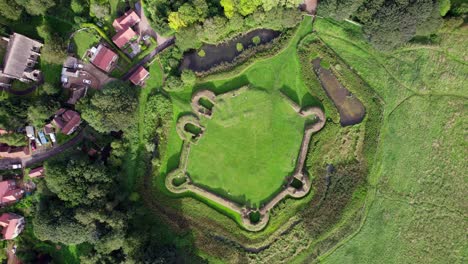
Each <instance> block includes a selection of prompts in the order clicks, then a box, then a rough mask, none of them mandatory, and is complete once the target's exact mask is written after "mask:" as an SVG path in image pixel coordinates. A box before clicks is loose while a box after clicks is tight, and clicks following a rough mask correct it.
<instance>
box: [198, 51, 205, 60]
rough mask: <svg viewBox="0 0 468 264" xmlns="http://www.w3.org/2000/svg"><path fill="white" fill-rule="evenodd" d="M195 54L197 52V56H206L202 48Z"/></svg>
mask: <svg viewBox="0 0 468 264" xmlns="http://www.w3.org/2000/svg"><path fill="white" fill-rule="evenodd" d="M197 54H198V56H200V57H202V58H203V57H205V56H206V52H205V51H204V50H203V49H201V50H200V51H199V52H198V53H197Z"/></svg>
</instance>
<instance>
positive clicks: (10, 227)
mask: <svg viewBox="0 0 468 264" xmlns="http://www.w3.org/2000/svg"><path fill="white" fill-rule="evenodd" d="M24 225H25V221H24V217H22V216H20V215H17V214H13V213H3V214H2V215H1V216H0V226H2V236H3V239H5V240H10V239H14V238H15V237H17V236H18V235H19V234H20V233H21V232H22V231H23V229H24Z"/></svg>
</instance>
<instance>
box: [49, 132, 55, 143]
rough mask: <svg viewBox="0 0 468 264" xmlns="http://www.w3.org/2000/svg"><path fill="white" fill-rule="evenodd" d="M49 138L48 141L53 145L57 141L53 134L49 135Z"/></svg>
mask: <svg viewBox="0 0 468 264" xmlns="http://www.w3.org/2000/svg"><path fill="white" fill-rule="evenodd" d="M49 137H50V140H51V141H52V142H53V143H55V142H56V141H57V139H56V138H55V134H54V133H50V134H49Z"/></svg>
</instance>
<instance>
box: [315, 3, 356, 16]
mask: <svg viewBox="0 0 468 264" xmlns="http://www.w3.org/2000/svg"><path fill="white" fill-rule="evenodd" d="M364 2H365V0H352V1H350V0H323V1H320V5H319V8H318V15H319V16H327V17H331V18H333V19H337V20H343V19H347V18H349V17H350V16H351V15H353V14H355V13H356V11H357V9H358V8H359V7H360V6H361V5H362V4H363V3H364Z"/></svg>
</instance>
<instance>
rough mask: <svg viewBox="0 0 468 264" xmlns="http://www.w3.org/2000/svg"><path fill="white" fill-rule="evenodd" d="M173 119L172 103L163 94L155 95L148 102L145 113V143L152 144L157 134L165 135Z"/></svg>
mask: <svg viewBox="0 0 468 264" xmlns="http://www.w3.org/2000/svg"><path fill="white" fill-rule="evenodd" d="M171 118H172V105H171V101H170V100H169V99H167V98H166V97H164V96H163V95H161V94H157V95H153V96H151V97H150V98H148V101H147V102H146V111H145V130H144V131H145V132H144V140H145V142H146V143H147V144H148V143H151V142H153V140H154V136H155V134H158V135H160V136H161V135H164V134H165V133H163V132H164V131H165V130H168V129H169V127H168V125H169V122H168V121H169V120H171Z"/></svg>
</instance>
